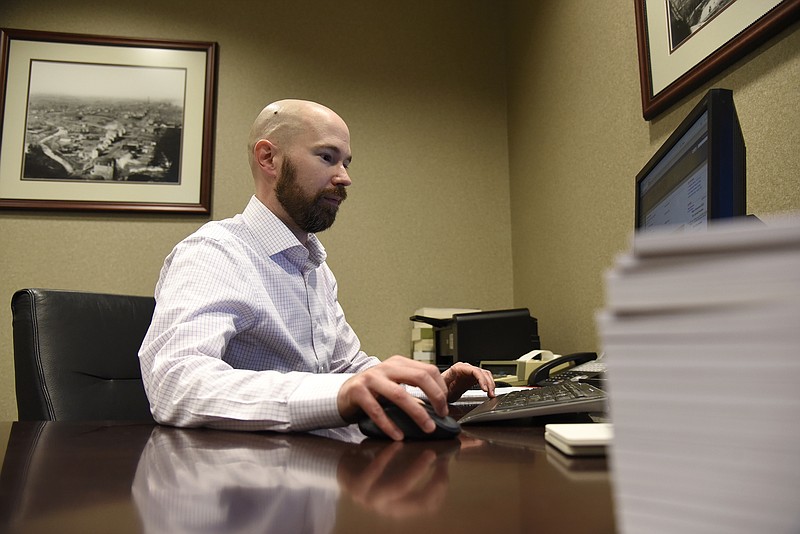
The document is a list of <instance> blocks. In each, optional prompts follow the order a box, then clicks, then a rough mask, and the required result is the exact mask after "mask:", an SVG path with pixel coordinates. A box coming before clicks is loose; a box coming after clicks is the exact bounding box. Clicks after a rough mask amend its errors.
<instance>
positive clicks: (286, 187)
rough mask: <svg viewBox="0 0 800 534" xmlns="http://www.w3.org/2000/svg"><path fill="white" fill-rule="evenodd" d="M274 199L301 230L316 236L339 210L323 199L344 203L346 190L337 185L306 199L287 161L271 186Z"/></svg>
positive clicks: (325, 228) (287, 160) (330, 222)
mask: <svg viewBox="0 0 800 534" xmlns="http://www.w3.org/2000/svg"><path fill="white" fill-rule="evenodd" d="M275 196H276V197H277V199H278V202H280V203H281V206H283V209H285V210H286V213H287V214H288V215H289V217H291V218H292V220H293V221H294V223H295V224H296V225H297V226H298V227H299V228H300V229H301V230H303V231H304V232H308V233H316V232H322V231H324V230H327V229H328V228H330V227H331V226H332V225H333V221H335V220H336V213H337V212H338V211H339V206H334V205H331V204H329V203H328V202H327V201H325V200H324V197H336V198H338V199H339V200H341V201H344V199H346V198H347V190H346V189H345V187H344V186H343V185H341V184H339V185H336V186H334V187H331V188H329V189H323V190H322V191H320V192H319V193H317V194H316V195H307V194H306V193H305V192H304V191H303V189H302V188H301V187H300V184H299V183H298V181H297V168H296V167H295V166H294V165H293V164H292V162H291V160H289V159H288V158H287V159H285V160H284V162H283V166H282V167H281V171H280V175H279V176H278V182H277V183H276V184H275Z"/></svg>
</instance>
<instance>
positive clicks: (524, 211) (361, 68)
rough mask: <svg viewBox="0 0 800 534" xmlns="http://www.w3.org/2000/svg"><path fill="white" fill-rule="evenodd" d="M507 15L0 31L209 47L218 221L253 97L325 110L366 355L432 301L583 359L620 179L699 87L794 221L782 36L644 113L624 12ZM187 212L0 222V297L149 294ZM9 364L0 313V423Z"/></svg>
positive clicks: (258, 12) (227, 207) (140, 5)
mask: <svg viewBox="0 0 800 534" xmlns="http://www.w3.org/2000/svg"><path fill="white" fill-rule="evenodd" d="M332 4H333V5H332ZM509 4H510V6H511V9H510V17H509V26H508V27H506V26H505V14H504V12H503V9H501V7H502V6H504V5H505V3H504V2H500V1H497V2H482V1H478V0H469V1H463V0H437V1H436V2H428V1H425V0H413V1H404V2H400V1H388V2H366V1H364V2H359V1H357V0H340V1H339V2H335V3H332V2H321V1H320V2H314V1H312V0H306V1H299V2H279V1H276V0H252V1H251V0H238V1H234V2H217V1H215V0H199V1H192V2H189V1H186V0H162V1H159V2H155V1H141V2H137V3H125V7H124V10H123V9H122V8H121V7H119V5H113V6H112V5H109V4H108V3H106V2H100V1H91V0H73V1H71V2H69V5H68V7H67V4H65V3H64V2H56V1H54V0H36V1H33V0H5V1H4V2H3V4H2V6H0V25H2V26H4V27H11V28H31V29H39V30H50V31H67V32H77V33H98V34H106V35H125V36H131V37H149V38H170V39H173V38H175V39H191V40H214V41H217V42H218V43H219V44H220V56H219V57H220V62H219V102H218V106H217V110H218V111H217V136H216V147H215V154H214V195H213V202H214V213H213V218H215V219H218V218H222V217H227V216H230V215H233V214H234V213H237V212H238V211H239V210H240V209H241V208H242V207H243V205H244V204H245V203H246V201H247V199H248V197H249V195H250V192H251V185H250V181H249V177H248V173H247V168H246V164H245V160H244V153H243V145H244V139H245V136H246V132H247V128H248V126H249V123H250V121H251V120H252V118H253V117H254V115H255V114H256V113H257V112H258V110H259V109H260V107H261V106H262V105H263V104H264V103H266V102H268V101H271V100H274V99H277V98H282V97H286V96H299V97H303V98H312V99H317V100H320V101H322V102H324V103H327V104H329V105H330V106H332V107H333V108H335V109H337V110H338V111H339V112H340V113H341V114H342V116H343V117H344V118H345V119H346V120H347V121H348V122H349V124H350V126H351V130H352V133H353V150H354V156H355V158H354V163H353V167H352V170H353V176H354V179H355V184H354V186H353V188H352V192H351V195H350V198H349V200H348V202H347V203H346V205H345V207H344V208H343V211H342V213H341V215H340V217H339V220H338V221H337V224H336V225H335V226H334V228H333V229H332V230H330V231H329V232H326V233H325V234H323V235H322V239H323V242H324V243H325V244H326V246H327V248H328V251H329V255H330V260H329V261H330V264H331V266H332V267H333V269H334V271H335V272H336V274H337V277H338V279H339V285H340V292H341V300H342V302H343V305H344V307H345V310H346V312H347V314H348V317H349V319H350V322H351V323H353V325H354V326H355V328H356V330H357V331H358V332H359V334H360V336H361V339H362V342H363V344H364V346H365V348H366V349H367V350H368V351H369V352H371V353H375V354H378V355H384V356H385V355H388V354H391V353H395V352H407V349H408V346H407V345H408V342H407V336H408V327H409V325H408V322H407V317H408V315H409V314H410V313H411V312H413V310H414V309H415V308H416V307H419V306H437V305H439V306H477V307H482V308H487V309H488V308H500V307H508V306H511V305H517V306H527V307H529V308H530V309H531V310H532V312H533V314H534V315H536V316H537V317H538V318H539V325H540V333H541V334H542V340H543V343H544V344H545V345H546V346H547V347H550V348H552V349H553V350H555V351H557V352H563V353H566V352H570V351H573V350H583V349H594V348H596V347H595V345H596V335H595V329H594V320H593V317H594V313H595V311H596V309H597V308H599V307H601V306H602V302H603V290H602V273H603V272H604V270H605V269H606V268H607V267H608V266H609V265H610V264H611V262H612V261H613V257H614V255H615V254H616V253H617V252H619V251H620V250H622V249H623V248H625V246H626V245H627V242H628V239H629V234H630V230H631V228H632V218H633V177H634V176H635V175H636V172H637V171H638V170H639V168H640V167H641V166H642V165H643V164H644V163H645V162H646V161H647V159H648V158H649V157H650V155H651V154H652V152H654V151H655V149H656V148H657V147H658V146H659V145H660V144H661V143H662V142H663V141H664V140H665V139H666V137H667V135H668V134H669V133H670V132H671V131H672V129H673V128H674V127H675V126H677V124H678V123H679V122H680V120H681V119H682V117H683V116H684V115H685V113H687V112H688V110H689V109H690V108H691V107H692V106H693V103H694V102H695V101H696V100H697V99H698V98H699V96H700V95H701V94H702V92H703V91H704V90H705V89H706V88H708V87H711V86H712V85H713V86H724V87H729V88H731V89H733V90H734V98H735V101H736V105H737V108H738V110H739V116H740V119H741V122H742V126H743V128H744V131H745V141H746V143H747V151H748V152H747V155H748V208H749V210H750V211H751V212H752V213H756V214H758V215H760V216H766V215H768V214H770V213H774V212H778V211H785V210H790V209H800V193H798V191H800V188H798V181H800V174H799V173H798V167H800V155H799V154H798V152H800V151H798V150H797V147H798V146H800V143H799V142H798V141H799V139H798V135H800V134H798V129H797V127H796V125H797V124H800V106H798V98H797V97H798V89H797V85H798V80H800V76H799V74H800V42H799V41H800V32H797V31H796V29H797V26H795V27H794V28H792V29H790V30H789V31H786V32H784V33H783V34H781V36H779V37H778V38H777V39H774V40H772V41H770V43H769V44H768V45H766V46H764V47H762V48H761V49H759V50H758V51H756V52H755V53H753V54H751V55H749V56H748V57H747V58H746V59H745V60H743V61H741V62H739V63H737V64H736V65H735V66H734V67H733V68H730V69H728V70H726V71H725V73H724V74H723V75H721V76H719V77H718V78H717V79H715V80H713V81H712V82H710V83H709V85H708V86H706V87H704V88H702V89H700V90H698V91H697V92H695V93H694V94H692V95H691V96H689V97H687V98H686V99H685V100H683V101H682V102H681V103H679V104H678V105H676V106H674V107H673V108H671V109H670V110H669V111H668V112H667V113H665V114H664V115H662V116H660V117H659V118H658V119H657V120H655V121H653V122H651V123H648V122H645V121H644V120H643V119H642V118H641V107H640V100H639V85H638V83H639V82H638V64H637V58H636V36H635V30H634V18H633V6H632V3H631V2H630V1H629V0H606V1H604V2H587V1H585V0H559V1H543V2H532V1H530V0H510V1H509ZM120 5H121V4H120ZM270 21H279V22H278V23H276V24H274V25H272V26H269V22H270ZM507 43H508V45H509V46H508V48H506V44H507ZM507 67H508V68H507ZM506 90H508V92H507V93H506ZM507 94H508V96H507ZM507 117H508V119H507ZM205 220H206V219H198V218H193V217H181V216H178V217H166V216H153V217H151V216H142V215H137V216H133V215H128V216H126V215H108V214H106V215H103V214H76V213H51V214H48V213H41V212H0V252H2V254H0V262H2V265H0V273H2V276H0V300H5V302H8V300H9V299H10V298H11V294H12V292H13V291H14V290H15V289H18V288H21V287H26V286H40V287H60V288H72V289H86V290H94V291H109V292H119V293H134V294H150V293H151V292H152V287H153V285H154V283H155V280H156V278H157V276H158V270H159V268H160V266H161V261H162V259H163V257H164V256H165V255H166V254H167V253H168V252H169V250H170V249H171V247H172V246H173V244H174V243H175V242H177V241H178V240H179V239H181V238H182V237H183V236H185V235H187V234H188V233H190V232H191V231H192V230H194V229H195V228H197V227H198V226H199V225H200V224H202V223H203V222H205ZM512 245H513V260H514V261H513V266H514V268H513V273H512V268H511V265H512V261H511V260H512ZM12 371H13V363H12V349H11V318H10V312H9V309H8V306H7V305H5V306H0V419H12V418H14V417H15V414H16V405H15V401H14V394H13V373H12Z"/></svg>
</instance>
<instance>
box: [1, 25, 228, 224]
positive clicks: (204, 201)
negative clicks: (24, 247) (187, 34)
mask: <svg viewBox="0 0 800 534" xmlns="http://www.w3.org/2000/svg"><path fill="white" fill-rule="evenodd" d="M216 58H217V44H216V43H214V42H199V41H177V40H172V41H165V40H155V39H136V38H127V37H109V36H100V35H81V34H70V33H55V32H44V31H35V30H19V29H6V28H3V29H0V82H1V83H0V113H2V115H1V116H0V208H1V209H46V210H89V211H125V212H156V213H181V214H204V215H208V214H210V213H211V175H212V156H213V138H214V121H215V103H216V60H217V59H216Z"/></svg>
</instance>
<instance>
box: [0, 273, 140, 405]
mask: <svg viewBox="0 0 800 534" xmlns="http://www.w3.org/2000/svg"><path fill="white" fill-rule="evenodd" d="M154 308H155V299H153V298H152V297H136V296H128V295H107V294H100V293H85V292H80V291H62V290H51V289H23V290H21V291H17V292H16V293H15V294H14V296H13V297H12V300H11V310H12V314H13V324H14V367H15V370H14V371H15V375H16V390H17V412H18V417H19V420H20V421H69V420H73V421H77V420H82V421H101V420H131V421H142V420H148V421H152V420H153V417H152V415H151V414H150V405H149V403H148V401H147V396H146V395H145V392H144V385H143V383H142V374H141V370H140V368H139V358H138V351H139V346H140V345H141V343H142V339H144V336H145V333H146V332H147V328H148V327H149V326H150V321H151V320H152V318H153V309H154Z"/></svg>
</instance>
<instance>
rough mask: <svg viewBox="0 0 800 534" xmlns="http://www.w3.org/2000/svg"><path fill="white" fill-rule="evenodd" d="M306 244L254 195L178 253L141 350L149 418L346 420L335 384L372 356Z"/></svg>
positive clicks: (282, 425) (274, 422) (191, 422)
mask: <svg viewBox="0 0 800 534" xmlns="http://www.w3.org/2000/svg"><path fill="white" fill-rule="evenodd" d="M307 247H308V248H306V247H304V246H303V245H302V244H301V243H300V242H299V241H298V240H297V238H296V237H295V236H294V234H292V232H291V231H290V230H289V229H288V228H287V227H286V226H285V225H284V224H283V223H282V222H281V221H280V220H279V219H278V218H277V217H276V216H275V215H274V214H273V213H272V212H271V211H269V210H268V209H267V208H266V207H265V206H264V205H263V204H261V202H260V201H259V200H258V199H256V198H255V197H253V198H252V199H251V200H250V203H249V204H248V205H247V208H246V209H245V210H244V212H243V213H241V214H239V215H236V216H235V217H233V218H231V219H226V220H224V221H216V222H210V223H208V224H206V225H204V226H203V227H202V228H200V229H199V230H198V231H197V232H195V233H194V234H193V235H191V236H189V237H187V238H186V239H185V240H183V241H182V242H181V243H179V244H178V245H177V246H176V247H175V249H174V250H173V251H172V253H171V254H170V255H169V256H168V257H167V259H166V260H165V262H164V267H163V268H162V270H161V276H160V278H159V281H158V284H157V285H156V290H155V296H156V310H155V314H154V316H153V322H152V324H151V325H150V330H149V331H148V333H147V336H146V337H145V339H144V342H143V343H142V348H141V350H140V351H139V360H140V363H141V367H142V378H143V379H144V385H145V390H146V391H147V396H148V398H149V399H150V408H151V410H152V412H153V416H154V417H155V419H156V421H158V422H160V423H164V424H169V425H175V426H209V427H216V428H231V429H241V430H280V431H288V430H309V429H313V428H325V427H335V426H341V425H344V424H345V422H344V421H343V420H342V418H341V417H340V415H339V411H338V409H337V405H336V396H337V394H338V392H339V388H340V387H341V385H342V383H344V381H345V380H347V379H348V378H349V377H350V376H351V374H352V373H356V372H359V371H362V370H364V369H367V368H369V367H372V366H374V365H377V364H378V362H379V360H378V359H377V358H374V357H370V356H367V355H366V354H365V353H364V352H363V351H361V350H360V343H359V340H358V338H357V337H356V335H355V333H354V332H353V330H352V328H350V325H348V324H347V321H346V320H345V317H344V313H343V311H342V308H341V306H339V302H338V299H337V287H336V279H335V278H334V276H333V273H332V272H331V270H330V269H329V268H328V266H327V264H326V263H325V257H326V254H325V249H324V248H323V247H322V245H321V244H320V242H319V241H318V240H317V238H316V236H314V235H313V234H312V235H309V239H308V244H307Z"/></svg>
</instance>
